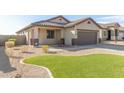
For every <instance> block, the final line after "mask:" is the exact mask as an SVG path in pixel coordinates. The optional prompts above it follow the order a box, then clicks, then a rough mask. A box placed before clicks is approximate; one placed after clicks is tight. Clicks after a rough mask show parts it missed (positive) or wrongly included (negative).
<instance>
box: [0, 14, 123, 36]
mask: <svg viewBox="0 0 124 93" xmlns="http://www.w3.org/2000/svg"><path fill="white" fill-rule="evenodd" d="M52 17H55V15H49V16H48V15H42V16H40V15H17V16H16V15H8V16H7V15H6V16H0V34H15V32H16V31H18V30H20V29H21V28H23V27H25V26H26V25H28V24H30V23H32V22H36V21H40V20H45V19H48V18H52ZM64 17H65V18H67V19H69V20H71V21H73V20H76V19H80V18H83V17H84V18H85V17H92V18H93V19H94V20H95V21H96V22H99V23H109V22H119V23H120V24H121V25H122V26H124V16H118V15H73V16H72V15H65V16H64Z"/></svg>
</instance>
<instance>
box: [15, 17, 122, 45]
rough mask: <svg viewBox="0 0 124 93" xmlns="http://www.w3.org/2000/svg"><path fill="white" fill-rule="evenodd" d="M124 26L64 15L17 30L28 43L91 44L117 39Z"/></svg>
mask: <svg viewBox="0 0 124 93" xmlns="http://www.w3.org/2000/svg"><path fill="white" fill-rule="evenodd" d="M119 29H121V32H123V30H122V29H123V27H121V26H120V25H119V24H118V23H111V24H99V23H96V22H95V21H94V20H93V19H92V18H83V19H79V20H76V21H69V20H68V19H66V18H64V17H63V16H57V17H54V18H51V19H47V20H42V21H39V22H35V23H31V24H30V25H28V26H26V27H25V28H23V29H21V30H19V31H17V34H19V35H26V38H27V44H34V43H35V44H64V45H89V44H97V43H99V40H115V39H116V37H117V36H118V35H119V34H118V33H119Z"/></svg>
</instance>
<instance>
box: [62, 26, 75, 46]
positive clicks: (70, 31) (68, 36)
mask: <svg viewBox="0 0 124 93" xmlns="http://www.w3.org/2000/svg"><path fill="white" fill-rule="evenodd" d="M75 36H76V35H75V29H74V27H72V28H67V29H65V32H64V38H65V45H72V39H73V38H75Z"/></svg>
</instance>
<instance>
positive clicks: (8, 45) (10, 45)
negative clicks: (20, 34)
mask: <svg viewBox="0 0 124 93" xmlns="http://www.w3.org/2000/svg"><path fill="white" fill-rule="evenodd" d="M14 46H15V42H13V41H7V42H5V48H12V47H14Z"/></svg>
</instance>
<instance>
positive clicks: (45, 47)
mask: <svg viewBox="0 0 124 93" xmlns="http://www.w3.org/2000/svg"><path fill="white" fill-rule="evenodd" d="M48 48H49V46H48V45H43V46H42V49H43V51H44V52H45V53H48Z"/></svg>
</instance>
